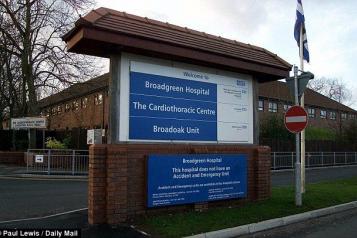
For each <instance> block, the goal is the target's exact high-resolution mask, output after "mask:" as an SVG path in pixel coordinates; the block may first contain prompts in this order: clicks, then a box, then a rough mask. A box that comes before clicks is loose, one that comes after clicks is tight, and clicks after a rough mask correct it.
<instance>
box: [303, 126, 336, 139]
mask: <svg viewBox="0 0 357 238" xmlns="http://www.w3.org/2000/svg"><path fill="white" fill-rule="evenodd" d="M305 133H306V134H305V138H306V140H330V141H334V140H335V139H336V133H335V132H334V131H333V130H331V129H328V128H319V127H313V126H308V127H307V128H306V130H305Z"/></svg>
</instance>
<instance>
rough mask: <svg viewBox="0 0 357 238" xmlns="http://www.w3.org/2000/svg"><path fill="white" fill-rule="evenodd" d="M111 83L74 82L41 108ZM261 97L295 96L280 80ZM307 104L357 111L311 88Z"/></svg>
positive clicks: (106, 77)
mask: <svg viewBox="0 0 357 238" xmlns="http://www.w3.org/2000/svg"><path fill="white" fill-rule="evenodd" d="M108 84H109V74H108V73H106V74H103V75H101V76H99V77H96V78H93V79H90V80H88V81H86V82H83V83H78V84H74V85H72V86H71V87H69V88H67V89H64V90H63V91H61V92H59V93H56V94H53V95H51V96H49V97H46V98H44V99H42V100H40V101H39V105H40V108H45V107H49V106H53V105H56V104H59V103H63V102H65V101H69V100H74V99H76V98H78V97H82V96H85V95H88V94H91V93H94V92H97V91H100V90H103V89H107V88H108ZM258 94H259V97H264V98H269V99H275V100H279V101H286V102H293V101H294V97H293V96H292V95H291V94H290V91H289V89H288V87H287V86H286V83H284V82H280V81H274V82H268V83H262V84H259V93H258ZM305 104H306V105H308V106H313V107H320V108H326V109H333V110H338V111H346V112H354V113H356V111H355V110H354V109H352V108H350V107H347V106H345V105H343V104H341V103H338V102H336V101H334V100H332V99H330V98H328V97H326V96H324V95H322V94H320V93H317V92H315V91H313V90H311V89H309V88H307V89H306V91H305Z"/></svg>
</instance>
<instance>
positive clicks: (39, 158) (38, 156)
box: [35, 155, 43, 163]
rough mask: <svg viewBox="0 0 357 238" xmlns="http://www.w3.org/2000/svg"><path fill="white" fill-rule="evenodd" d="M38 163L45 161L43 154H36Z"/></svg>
mask: <svg viewBox="0 0 357 238" xmlns="http://www.w3.org/2000/svg"><path fill="white" fill-rule="evenodd" d="M35 162H36V163H43V155H35Z"/></svg>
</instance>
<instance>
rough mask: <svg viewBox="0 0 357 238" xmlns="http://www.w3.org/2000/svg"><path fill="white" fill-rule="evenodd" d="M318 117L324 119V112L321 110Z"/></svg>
mask: <svg viewBox="0 0 357 238" xmlns="http://www.w3.org/2000/svg"><path fill="white" fill-rule="evenodd" d="M320 117H321V118H326V111H325V110H321V111H320Z"/></svg>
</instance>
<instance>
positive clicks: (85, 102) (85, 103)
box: [82, 97, 88, 108]
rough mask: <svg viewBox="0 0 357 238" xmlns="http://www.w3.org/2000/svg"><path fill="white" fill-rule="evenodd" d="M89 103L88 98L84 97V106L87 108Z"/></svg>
mask: <svg viewBox="0 0 357 238" xmlns="http://www.w3.org/2000/svg"><path fill="white" fill-rule="evenodd" d="M87 104H88V98H87V97H85V98H82V108H87Z"/></svg>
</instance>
